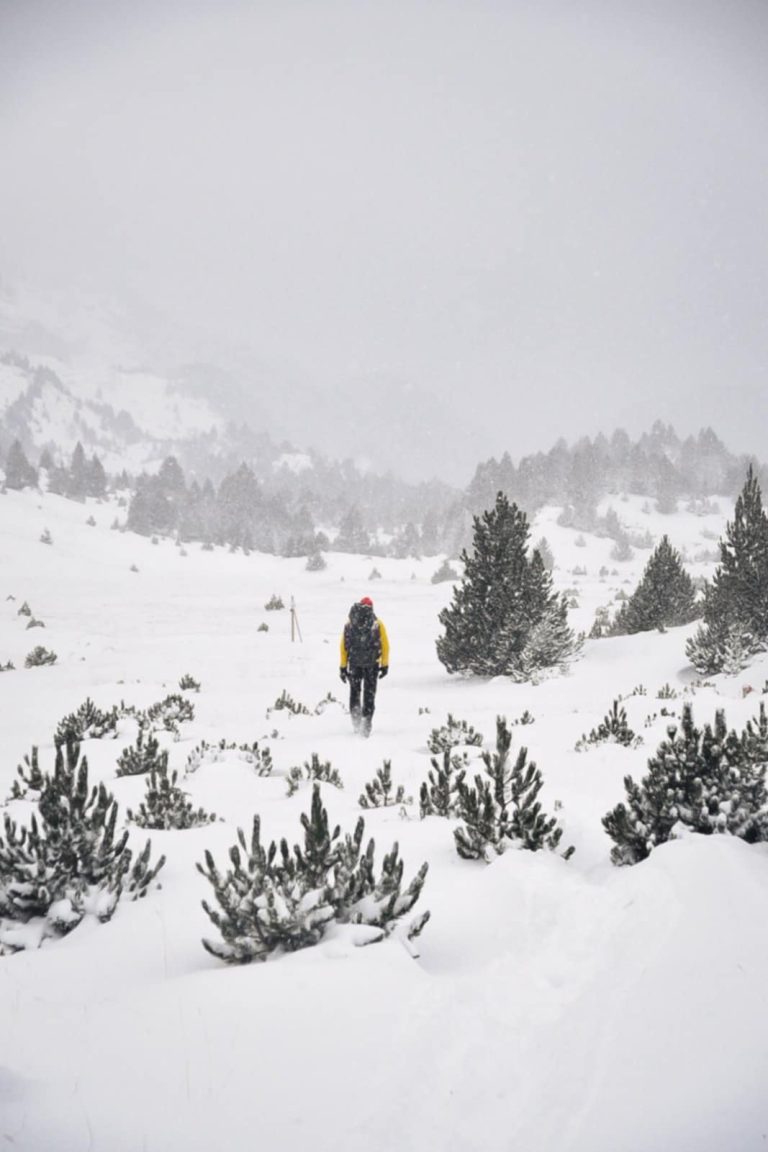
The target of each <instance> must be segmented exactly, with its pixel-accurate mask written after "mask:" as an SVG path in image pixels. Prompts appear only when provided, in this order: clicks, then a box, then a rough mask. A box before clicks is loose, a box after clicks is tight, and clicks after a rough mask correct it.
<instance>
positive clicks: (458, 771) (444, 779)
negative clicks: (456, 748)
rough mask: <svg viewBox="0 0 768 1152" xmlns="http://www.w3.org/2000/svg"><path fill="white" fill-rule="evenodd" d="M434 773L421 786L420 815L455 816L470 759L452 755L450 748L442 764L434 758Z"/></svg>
mask: <svg viewBox="0 0 768 1152" xmlns="http://www.w3.org/2000/svg"><path fill="white" fill-rule="evenodd" d="M430 762H431V764H432V771H431V772H429V773H428V775H427V779H426V780H425V781H424V782H423V784H422V785H421V791H420V793H419V813H420V815H421V818H422V819H424V817H425V816H455V815H456V813H457V811H458V805H459V792H460V790H461V786H462V784H463V783H464V777H465V776H466V774H467V768H468V766H469V759H468V757H467V754H466V752H464V753H463V754H462V755H458V753H452V752H451V749H450V748H446V749H445V750H444V751H443V758H442V762H441V761H440V760H438V759H437V757H436V756H433V757H432V759H431V761H430Z"/></svg>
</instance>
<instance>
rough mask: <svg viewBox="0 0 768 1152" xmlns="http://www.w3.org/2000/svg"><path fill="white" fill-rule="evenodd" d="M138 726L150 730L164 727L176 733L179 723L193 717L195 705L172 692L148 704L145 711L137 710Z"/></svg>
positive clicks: (167, 730) (153, 730)
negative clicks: (162, 698) (154, 702)
mask: <svg viewBox="0 0 768 1152" xmlns="http://www.w3.org/2000/svg"><path fill="white" fill-rule="evenodd" d="M136 717H137V719H138V721H139V726H140V727H141V728H144V729H145V730H147V731H150V732H156V731H158V729H164V730H165V731H166V732H172V733H173V734H174V735H176V736H177V735H178V732H179V724H184V723H185V722H187V721H189V720H194V718H195V706H194V704H193V703H192V701H191V700H187V699H186V698H185V697H184V696H180V695H179V694H178V692H172V693H171V694H170V695H169V696H166V697H165V699H164V700H158V702H157V703H156V704H152V705H150V707H149V708H147V709H146V711H145V712H137V713H136Z"/></svg>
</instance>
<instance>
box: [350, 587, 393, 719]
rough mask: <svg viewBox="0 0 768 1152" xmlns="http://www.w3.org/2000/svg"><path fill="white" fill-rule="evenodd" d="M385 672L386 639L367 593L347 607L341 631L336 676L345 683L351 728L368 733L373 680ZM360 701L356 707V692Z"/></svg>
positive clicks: (374, 687)
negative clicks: (347, 618) (346, 685)
mask: <svg viewBox="0 0 768 1152" xmlns="http://www.w3.org/2000/svg"><path fill="white" fill-rule="evenodd" d="M388 672H389V639H388V638H387V630H386V628H385V627H384V625H383V624H382V622H381V620H379V619H378V618H377V617H376V615H375V613H374V611H373V601H372V600H371V598H370V596H363V598H362V600H361V601H360V603H359V604H353V605H352V607H351V608H350V610H349V620H348V621H347V623H346V624H345V625H344V631H343V632H342V634H341V667H340V668H339V675H340V676H341V679H342V681H343V683H344V684H346V683H347V682H348V683H349V711H350V713H351V715H352V727H353V728H354V730H355V732H362V734H363V736H370V734H371V722H372V720H373V710H374V707H375V701H376V687H377V681H378V680H380V679H381V678H383V677H384V676H386V674H387V673H388ZM361 689H362V694H363V704H362V708H361V707H360V691H361Z"/></svg>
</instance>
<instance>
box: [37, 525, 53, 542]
mask: <svg viewBox="0 0 768 1152" xmlns="http://www.w3.org/2000/svg"><path fill="white" fill-rule="evenodd" d="M40 543H41V544H53V536H51V532H50V529H49V528H44V529H43V531H42V532H41V533H40Z"/></svg>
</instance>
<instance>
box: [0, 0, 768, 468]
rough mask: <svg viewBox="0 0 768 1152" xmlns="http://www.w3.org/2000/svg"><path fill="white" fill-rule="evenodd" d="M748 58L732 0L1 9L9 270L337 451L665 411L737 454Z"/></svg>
mask: <svg viewBox="0 0 768 1152" xmlns="http://www.w3.org/2000/svg"><path fill="white" fill-rule="evenodd" d="M767 49H768V6H766V5H765V4H763V3H758V2H753V3H746V2H743V0H742V2H736V3H731V4H728V5H722V4H710V3H687V2H671V3H664V4H661V3H649V4H642V5H637V4H631V3H629V2H628V0H627V2H619V3H613V4H610V3H604V4H602V3H596V2H593V3H573V2H566V0H551V2H545V3H536V4H534V3H523V2H518V3H492V2H478V3H469V2H468V0H467V2H465V3H444V4H427V3H420V2H415V3H409V4H405V3H401V2H397V0H396V2H393V3H387V4H386V5H381V4H380V5H375V4H369V3H354V4H353V3H340V2H335V0H334V2H329V3H315V4H309V3H305V4H302V3H272V2H263V3H253V4H245V3H243V4H240V3H223V4H214V3H213V2H211V3H208V4H201V3H186V4H181V3H179V4H174V3H165V4H149V3H143V2H140V3H134V4H131V5H128V4H124V3H120V2H118V3H110V4H103V3H102V4H96V3H93V4H87V3H81V2H73V3H67V4H60V3H53V2H50V3H46V2H36V0H28V2H26V3H23V4H22V3H14V2H11V0H5V2H2V0H0V101H1V105H0V109H1V115H0V155H2V179H1V180H0V219H1V220H2V221H3V227H2V229H0V283H5V284H6V285H11V286H13V285H15V284H18V283H22V282H24V281H26V282H27V283H30V284H34V285H39V286H41V287H45V288H53V289H56V290H59V291H64V292H69V291H70V290H71V289H72V288H73V287H77V288H78V289H81V290H84V291H86V292H89V293H93V294H94V295H95V296H96V297H97V298H100V299H104V300H109V301H116V302H118V304H119V305H120V306H121V307H122V308H125V309H127V311H128V314H129V315H130V317H131V324H132V326H133V331H134V332H136V333H138V334H139V340H140V345H141V346H142V347H143V348H144V349H145V350H146V353H147V356H149V357H153V358H155V362H160V361H162V362H163V363H164V364H165V366H166V367H173V366H179V365H181V364H184V363H189V362H190V361H202V362H205V363H208V364H217V365H220V366H222V367H223V368H228V369H230V370H234V371H235V373H236V374H237V375H238V376H239V378H240V379H243V378H244V379H245V380H246V381H247V380H248V378H249V373H253V375H254V379H255V378H256V376H258V378H259V380H261V381H264V380H267V381H269V380H274V381H275V382H277V383H278V385H279V387H280V388H281V389H282V390H283V392H284V396H283V400H284V401H285V399H286V396H287V397H288V398H289V399H290V392H289V391H288V389H290V387H292V386H294V385H295V386H296V387H297V388H300V389H301V390H302V391H301V396H302V397H303V398H302V399H301V401H300V402H299V401H297V406H298V405H299V403H300V405H301V407H307V408H308V410H309V409H311V408H312V404H309V403H308V402H306V403H305V401H306V397H307V396H309V395H311V397H313V401H312V403H313V404H314V405H315V410H316V408H317V404H318V398H322V399H321V403H322V405H324V406H325V424H324V426H323V427H322V437H323V438H324V440H325V441H326V442H325V443H324V444H323V445H322V446H323V447H326V448H328V447H335V448H336V450H338V451H343V452H345V454H347V453H349V454H354V451H351V450H350V448H352V449H353V448H354V441H355V437H356V435H357V429H358V426H359V425H360V413H361V412H363V411H365V410H366V409H367V410H368V413H369V419H368V421H367V425H366V427H367V428H368V432H367V436H368V445H369V444H370V442H371V441H372V440H375V439H376V413H377V411H378V407H379V405H380V404H382V405H383V411H384V412H386V414H387V418H386V420H385V421H384V423H383V425H382V428H381V434H380V436H379V439H380V440H384V441H385V442H386V441H391V440H393V439H394V438H395V437H396V433H395V432H394V431H393V428H394V426H395V424H396V421H397V418H398V416H399V417H400V419H401V421H402V419H403V415H405V417H406V421H407V418H408V411H407V410H406V412H405V413H403V411H402V409H403V407H405V408H406V409H407V408H408V404H407V397H408V395H409V393H410V394H412V395H413V396H414V397H416V396H417V397H418V402H415V403H414V411H416V412H417V413H418V424H419V425H420V426H421V425H423V426H424V428H425V432H426V431H427V429H426V425H427V423H428V422H429V418H430V417H429V413H430V411H431V410H434V412H435V414H436V416H435V419H436V421H439V424H440V429H441V432H440V435H438V436H434V435H433V436H432V437H431V438H430V437H428V436H426V435H425V437H424V445H423V449H422V450H421V452H420V458H419V459H418V460H417V461H415V462H414V461H413V460H412V464H413V467H414V469H416V470H418V471H421V472H423V473H424V474H428V473H429V472H431V471H433V470H439V471H440V472H442V474H444V475H446V474H450V473H451V471H452V465H451V461H452V460H453V461H455V468H456V470H457V471H458V472H460V473H461V474H462V476H463V474H464V473H466V472H467V470H468V469H469V468H470V467H471V465H472V464H473V463H475V462H476V461H477V460H478V459H479V458H481V457H484V456H487V455H489V454H491V453H500V452H502V451H504V450H509V451H510V452H512V454H513V455H519V454H521V453H525V452H529V451H534V450H536V449H539V448H545V449H546V448H548V447H549V446H550V445H551V444H552V443H553V442H554V440H555V439H557V438H558V437H559V436H561V435H562V436H565V437H566V438H568V439H573V438H575V437H576V436H578V435H581V434H585V433H590V434H591V433H594V432H597V431H599V430H601V429H602V430H605V431H611V430H612V429H613V428H614V427H616V426H617V425H623V426H625V427H627V429H628V430H629V431H630V432H637V431H639V430H641V429H642V428H644V427H646V426H648V425H649V424H650V423H651V422H652V421H653V420H654V419H655V418H657V417H660V418H661V419H664V420H669V421H672V422H673V423H674V424H675V425H676V427H677V428H678V431H680V432H682V433H686V432H689V431H696V430H698V428H699V427H701V426H702V425H703V424H707V423H710V424H712V425H713V426H715V427H716V429H717V430H718V431H719V432H720V434H721V435H722V436H723V437H724V438H725V439H726V441H727V442H728V444H729V446H730V447H732V448H734V449H739V450H748V451H755V452H758V453H759V452H761V450H762V448H763V440H764V431H765V427H766V416H767V415H768V411H767V401H766V394H767V390H766V388H765V380H766V368H767V367H768V329H767V327H766V315H768V313H767V312H766V303H767V302H768V229H766V227H765V223H766V207H765V206H766V204H768V131H767V129H768V116H767V115H766V112H767V109H768V100H767V97H768V69H766V68H765V60H766V58H768V56H766V50H767ZM392 388H395V389H397V390H398V391H397V396H398V400H397V403H394V404H392V405H391V406H390V407H394V409H395V411H394V412H391V411H388V410H387V405H386V402H385V400H384V396H385V394H386V393H387V391H388V390H389V389H392ZM402 397H405V398H406V400H405V401H402V400H401V398H402ZM337 404H338V407H336V405H337ZM246 414H247V413H246ZM316 423H317V422H316ZM318 427H319V424H318ZM297 428H298V430H299V431H300V432H301V433H302V435H301V436H299V437H297V440H303V442H308V443H311V441H312V428H302V427H301V418H300V414H299V415H298V416H297ZM371 429H372V430H371ZM452 430H453V431H454V432H455V433H456V435H455V442H453V441H452V439H451V435H452ZM416 431H418V428H417V429H416ZM413 435H414V432H413V429H411V436H412V437H413ZM334 438H335V439H336V443H335V445H334V443H333V441H334ZM413 443H414V444H415V443H417V441H416V440H415V439H414V440H413ZM361 447H362V448H366V447H367V445H366V444H363V445H361ZM408 453H409V455H410V456H411V457H413V456H414V455H415V452H414V449H413V447H412V445H411V442H410V441H409V444H408ZM389 459H390V461H391V460H393V459H395V456H394V454H391V455H390V457H389ZM378 462H384V463H386V462H387V448H386V443H385V444H384V445H383V446H382V445H381V444H379V461H378ZM400 462H402V461H400Z"/></svg>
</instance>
